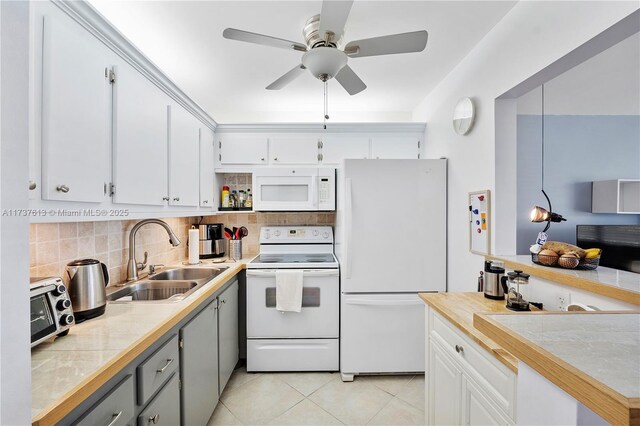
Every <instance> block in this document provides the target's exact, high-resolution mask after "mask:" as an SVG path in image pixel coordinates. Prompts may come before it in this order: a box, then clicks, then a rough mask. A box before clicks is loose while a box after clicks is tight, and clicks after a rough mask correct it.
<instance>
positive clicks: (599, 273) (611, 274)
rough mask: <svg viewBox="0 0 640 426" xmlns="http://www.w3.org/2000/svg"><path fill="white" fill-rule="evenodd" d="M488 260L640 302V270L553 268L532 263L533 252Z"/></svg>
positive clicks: (536, 275) (595, 291)
mask: <svg viewBox="0 0 640 426" xmlns="http://www.w3.org/2000/svg"><path fill="white" fill-rule="evenodd" d="M485 258H486V259H487V260H501V261H503V262H504V266H505V267H506V268H508V269H519V270H521V271H523V272H526V273H527V274H529V275H532V276H534V277H538V278H543V279H545V280H549V281H554V282H557V283H560V284H564V285H568V286H571V287H576V288H580V289H583V290H586V291H590V292H592V293H597V294H600V295H602V296H606V297H610V298H612V299H617V300H621V301H623V302H627V303H631V304H634V305H640V274H636V273H633V272H628V271H622V270H618V269H612V268H607V267H604V266H598V268H597V269H594V270H592V271H581V270H576V269H563V268H554V267H550V266H544V265H538V264H536V263H533V261H532V260H531V256H530V255H517V256H499V255H493V256H485Z"/></svg>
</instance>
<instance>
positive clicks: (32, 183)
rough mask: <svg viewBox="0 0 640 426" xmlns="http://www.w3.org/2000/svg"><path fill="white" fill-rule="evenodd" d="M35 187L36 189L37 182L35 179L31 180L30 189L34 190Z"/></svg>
mask: <svg viewBox="0 0 640 426" xmlns="http://www.w3.org/2000/svg"><path fill="white" fill-rule="evenodd" d="M34 189H36V183H35V181H32V180H30V181H29V190H30V191H33V190H34Z"/></svg>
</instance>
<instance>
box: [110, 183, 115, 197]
mask: <svg viewBox="0 0 640 426" xmlns="http://www.w3.org/2000/svg"><path fill="white" fill-rule="evenodd" d="M115 194H116V186H115V185H114V184H113V183H109V197H113V196H114V195H115Z"/></svg>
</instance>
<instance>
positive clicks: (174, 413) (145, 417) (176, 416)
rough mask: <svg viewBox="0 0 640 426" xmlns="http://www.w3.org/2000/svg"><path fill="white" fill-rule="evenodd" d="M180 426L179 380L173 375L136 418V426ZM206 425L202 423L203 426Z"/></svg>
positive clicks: (176, 375) (176, 374)
mask: <svg viewBox="0 0 640 426" xmlns="http://www.w3.org/2000/svg"><path fill="white" fill-rule="evenodd" d="M179 424H180V379H179V377H178V373H175V374H174V375H173V377H172V378H171V379H169V381H168V382H167V384H166V385H164V387H163V388H162V389H161V390H160V392H158V394H157V395H156V396H155V397H154V398H153V400H152V401H151V403H149V405H147V408H145V409H144V410H143V411H142V412H141V413H140V415H139V416H138V426H149V425H158V426H162V425H165V426H176V425H179ZM204 424H206V423H203V425H204Z"/></svg>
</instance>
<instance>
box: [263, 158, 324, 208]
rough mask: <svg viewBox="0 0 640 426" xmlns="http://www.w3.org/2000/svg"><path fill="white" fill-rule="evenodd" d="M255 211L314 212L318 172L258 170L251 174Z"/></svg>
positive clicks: (307, 169) (316, 206)
mask: <svg viewBox="0 0 640 426" xmlns="http://www.w3.org/2000/svg"><path fill="white" fill-rule="evenodd" d="M253 209H254V210H256V211H315V210H318V169H317V168H300V169H284V168H283V169H260V170H257V171H256V172H254V174H253Z"/></svg>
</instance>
